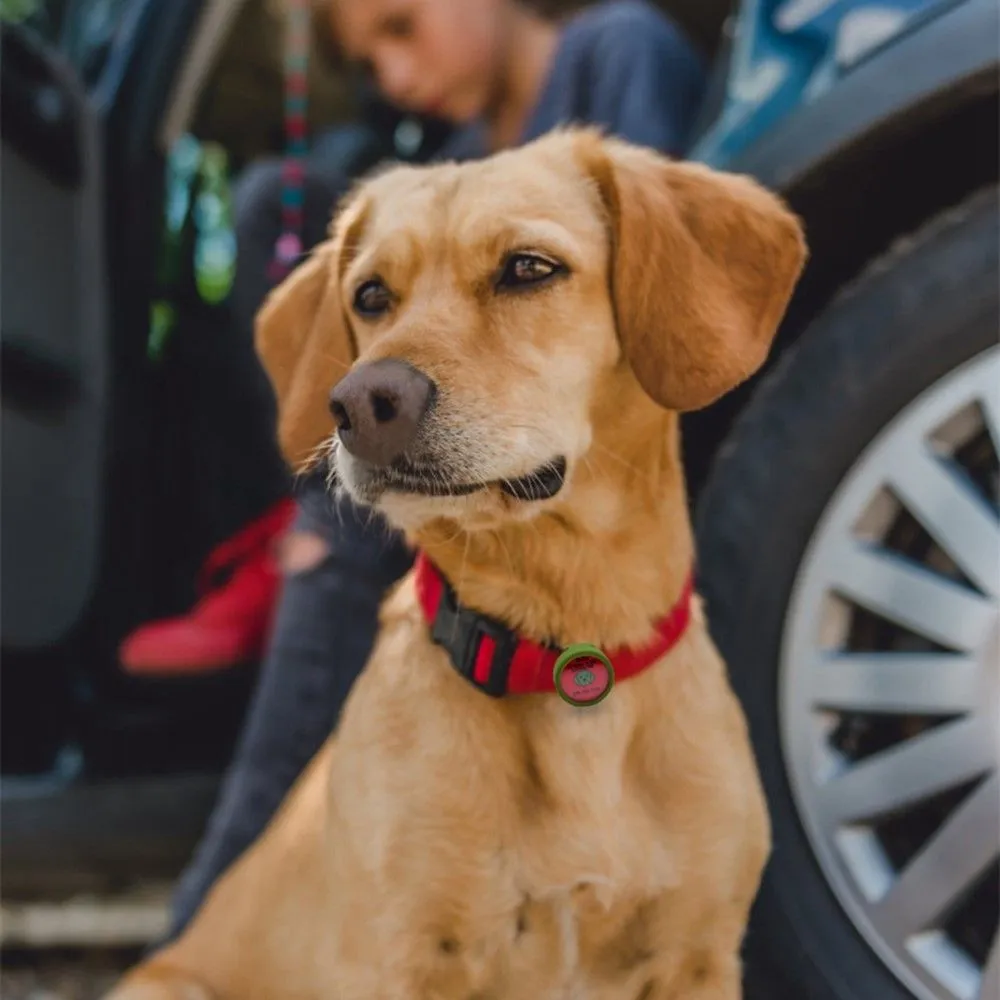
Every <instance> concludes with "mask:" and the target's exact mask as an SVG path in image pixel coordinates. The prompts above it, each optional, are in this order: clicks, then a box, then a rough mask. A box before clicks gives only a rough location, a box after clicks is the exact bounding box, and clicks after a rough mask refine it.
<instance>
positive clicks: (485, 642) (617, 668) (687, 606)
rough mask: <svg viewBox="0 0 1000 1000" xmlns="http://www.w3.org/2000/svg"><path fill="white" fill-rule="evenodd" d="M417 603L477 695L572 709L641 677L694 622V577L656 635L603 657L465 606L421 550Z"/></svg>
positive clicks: (588, 648) (436, 639)
mask: <svg viewBox="0 0 1000 1000" xmlns="http://www.w3.org/2000/svg"><path fill="white" fill-rule="evenodd" d="M415 572H416V586H417V597H418V598H419V600H420V605H421V608H422V609H423V612H424V617H425V618H426V619H427V624H428V625H429V626H430V629H431V638H432V639H433V641H434V642H435V643H436V644H437V645H439V646H442V647H443V648H444V649H445V650H446V652H447V653H448V656H449V658H450V659H451V663H452V666H454V668H455V669H456V670H457V671H458V673H459V674H461V675H462V676H463V677H464V678H465V679H466V680H467V681H469V682H470V683H471V684H473V685H474V686H475V687H477V688H479V690H480V691H483V692H485V693H486V694H488V695H491V696H492V697H494V698H499V697H502V696H503V695H505V694H546V693H548V694H551V693H556V694H558V695H559V696H560V697H561V698H562V699H563V700H564V701H567V702H569V703H570V704H571V705H577V706H588V705H596V704H597V703H598V702H600V701H603V700H604V698H606V697H607V696H608V695H609V694H610V693H611V689H612V687H613V686H614V684H615V682H616V681H623V680H627V679H628V678H629V677H635V676H636V675H637V674H640V673H642V671H643V670H645V669H646V668H647V667H651V666H652V665H653V664H654V663H656V662H657V661H658V660H660V659H661V658H662V657H663V656H665V655H666V654H667V653H668V652H669V651H670V650H671V649H673V647H674V646H675V645H677V643H678V642H679V641H680V638H681V636H683V635H684V632H685V631H686V629H687V626H688V623H689V622H690V621H691V597H692V594H693V591H694V581H693V577H692V576H688V578H687V580H686V581H685V583H684V588H683V590H682V591H681V595H680V597H679V598H678V599H677V603H676V604H675V605H674V606H673V607H672V608H671V609H670V611H669V612H668V613H667V614H666V615H665V616H664V617H663V618H662V619H660V621H659V623H658V624H657V626H656V635H655V637H654V638H653V639H652V641H651V642H649V643H648V644H647V645H645V646H642V647H640V648H638V649H630V648H627V647H626V648H622V649H615V650H611V651H609V652H607V653H605V652H603V651H602V650H600V649H598V648H597V647H596V646H591V645H589V644H584V643H581V644H578V645H574V646H568V647H566V648H565V649H562V648H560V647H558V646H551V645H547V644H542V643H537V642H531V641H530V640H528V639H522V638H520V637H519V636H518V635H517V633H516V632H513V631H511V629H509V628H508V627H507V626H506V625H504V624H503V623H502V622H498V621H496V620H495V619H493V618H490V617H488V616H487V615H483V614H480V613H479V612H478V611H473V610H472V609H471V608H466V607H463V606H462V605H461V604H459V603H458V600H457V598H456V596H455V592H454V590H452V588H451V585H450V584H449V583H448V581H447V580H446V579H445V578H444V576H443V575H442V573H441V571H440V570H439V569H438V568H437V567H436V566H435V565H434V564H433V563H432V562H431V561H430V559H428V558H427V556H426V555H425V554H424V553H423V552H420V553H419V554H418V555H417V561H416V566H415Z"/></svg>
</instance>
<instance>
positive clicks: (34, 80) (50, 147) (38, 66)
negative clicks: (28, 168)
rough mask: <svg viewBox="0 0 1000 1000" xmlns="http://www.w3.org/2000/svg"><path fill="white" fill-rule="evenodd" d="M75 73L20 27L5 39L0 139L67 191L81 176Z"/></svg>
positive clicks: (0, 53)
mask: <svg viewBox="0 0 1000 1000" xmlns="http://www.w3.org/2000/svg"><path fill="white" fill-rule="evenodd" d="M71 80H72V70H71V69H70V67H69V66H67V65H65V64H63V63H61V61H60V58H59V56H58V55H56V54H55V53H53V52H51V51H50V50H47V49H46V48H45V47H44V46H43V45H42V44H41V42H40V41H38V40H36V39H35V37H34V36H33V35H31V33H30V32H29V31H28V30H27V29H25V28H23V27H21V26H19V25H6V26H4V29H3V32H2V33H0V135H2V136H3V139H4V142H9V143H10V144H11V145H12V146H13V147H14V148H15V149H16V150H17V151H18V152H19V153H20V154H21V155H22V156H23V157H25V159H27V160H28V161H29V162H30V163H31V164H32V165H33V166H35V167H37V168H38V169H40V170H41V171H42V172H43V173H45V174H46V175H47V176H48V177H49V178H50V179H51V180H53V181H55V182H56V183H57V184H59V185H60V186H63V187H75V186H76V185H77V184H78V183H79V181H80V177H81V174H82V163H81V152H80V137H79V133H78V130H77V122H76V113H75V110H74V103H73V98H72V97H71V94H70V88H71V86H72V84H71V82H70V81H71Z"/></svg>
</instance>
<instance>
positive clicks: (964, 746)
mask: <svg viewBox="0 0 1000 1000" xmlns="http://www.w3.org/2000/svg"><path fill="white" fill-rule="evenodd" d="M994 755H995V748H994V740H993V735H992V733H991V732H990V731H989V727H988V726H986V725H984V724H983V722H982V720H980V719H977V718H975V717H969V718H965V719H959V720H957V721H955V722H949V723H946V724H945V725H942V726H938V727H936V728H935V729H932V730H930V731H929V732H927V733H924V734H922V735H921V736H917V737H914V738H913V739H911V740H907V741H906V742H905V743H902V744H900V745H898V746H894V747H892V748H891V749H889V750H883V751H882V752H881V753H878V754H875V755H874V756H872V757H869V758H867V759H866V760H864V761H862V762H861V763H860V764H857V765H855V766H854V767H852V768H850V769H849V770H848V771H847V772H846V773H844V774H843V775H841V776H840V777H837V778H833V779H832V780H831V781H829V782H827V783H826V784H825V785H823V786H821V787H820V789H819V793H820V807H821V809H822V810H823V813H824V814H825V816H826V819H827V822H828V823H830V824H831V825H839V824H843V823H849V822H852V821H860V820H870V819H875V818H876V817H879V816H884V815H886V814H887V813H890V812H893V811H894V810H897V809H900V808H902V807H904V806H907V805H910V804H912V803H915V802H920V801H922V800H924V799H927V798H930V797H931V796H932V795H936V794H937V793H938V792H943V791H945V790H947V789H949V788H954V787H955V786H956V785H960V784H962V783H964V782H966V781H971V780H972V779H973V778H977V777H979V776H980V775H982V774H985V773H986V772H987V771H989V770H990V769H991V768H992V767H994V766H995V762H994V760H993V758H994Z"/></svg>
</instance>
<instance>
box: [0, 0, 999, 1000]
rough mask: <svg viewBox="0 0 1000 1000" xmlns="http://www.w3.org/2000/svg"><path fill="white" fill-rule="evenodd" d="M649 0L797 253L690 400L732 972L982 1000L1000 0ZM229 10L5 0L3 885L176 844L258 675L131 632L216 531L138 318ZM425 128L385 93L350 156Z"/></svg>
mask: <svg viewBox="0 0 1000 1000" xmlns="http://www.w3.org/2000/svg"><path fill="white" fill-rule="evenodd" d="M662 2H663V5H664V6H665V7H667V8H668V9H671V10H672V11H674V12H675V13H676V15H677V17H678V18H679V19H681V20H682V22H683V21H685V18H687V19H688V21H690V22H691V23H694V22H697V24H698V25H700V34H699V37H700V38H701V40H702V41H703V42H704V43H705V44H706V45H707V46H708V47H709V48H711V50H712V52H713V53H714V55H713V59H714V68H713V72H712V80H711V85H710V87H709V92H708V94H707V96H706V99H705V106H704V108H703V111H702V114H701V120H700V124H699V127H698V128H697V130H696V134H695V136H694V137H693V139H692V145H691V149H690V151H689V155H690V156H691V157H692V158H694V159H699V160H702V161H704V162H706V163H709V164H711V165H712V166H715V167H717V168H720V169H725V170H732V171H738V172H745V173H749V174H752V175H754V176H756V177H758V178H759V179H760V180H762V181H763V182H764V183H766V184H767V185H769V186H770V187H772V188H774V189H775V190H777V191H778V192H780V193H781V194H782V195H783V197H784V198H785V199H786V200H787V201H788V203H789V204H790V205H791V207H792V208H793V209H794V210H795V211H796V212H797V213H798V214H799V215H800V216H801V217H802V219H803V221H804V222H805V225H806V229H807V232H808V236H809V243H810V248H811V260H810V263H809V266H808V269H807V271H806V273H805V275H804V278H803V281H802V282H801V285H800V287H799V290H798V292H797V294H796V297H795V300H794V301H793V303H792V306H791V308H790V310H789V313H788V317H787V320H786V322H785V324H784V327H783V329H782V331H781V333H780V335H779V337H778V340H777V342H776V345H775V348H774V351H773V355H772V358H771V360H770V361H769V363H768V365H767V366H766V369H765V371H764V372H763V373H762V374H761V375H760V376H759V377H757V378H755V379H754V380H752V381H751V382H750V383H749V384H747V385H745V386H743V387H742V388H741V390H740V391H738V392H736V393H733V394H731V395H730V396H728V397H727V398H725V399H724V400H722V401H721V402H720V403H718V404H716V405H715V406H713V407H712V408H710V409H709V410H707V411H704V412H701V413H697V414H691V415H688V416H686V417H685V424H686V427H685V442H686V447H685V462H686V467H687V468H686V471H687V476H688V480H689V485H690V489H691V494H692V497H693V500H694V502H695V503H696V508H697V530H698V536H699V546H700V548H699V552H700V556H699V559H700V562H699V588H700V590H701V592H702V594H703V595H704V597H705V600H706V605H707V609H708V614H709V617H710V621H711V624H712V629H713V632H714V634H715V638H716V640H717V642H718V644H719V646H720V648H721V650H722V652H723V654H724V655H725V658H726V661H727V663H728V664H729V667H730V671H731V674H732V679H733V684H734V687H735V688H736V690H737V693H738V694H739V696H740V698H741V699H742V702H743V705H744V708H745V710H746V714H747V717H748V720H749V725H750V730H751V735H752V738H753V742H754V746H755V750H756V753H757V757H758V760H759V763H760V768H761V772H762V775H763V779H764V783H765V786H766V790H767V793H768V798H769V803H770V810H771V817H772V824H773V829H774V851H773V855H772V859H771V863H770V866H769V869H768V872H767V875H766V878H765V883H764V886H763V888H762V891H761V894H760V898H759V902H758V905H757V907H756V911H755V914H754V919H753V922H752V925H751V930H750V934H749V938H748V944H747V965H748V970H749V981H750V984H751V987H750V988H755V989H757V990H758V991H759V994H760V995H761V996H767V997H784V996H788V997H790V998H794V1000H799V998H803V1000H805V998H808V1000H869V998H871V1000H883V998H885V1000H907V998H917V1000H977V998H978V1000H996V998H997V997H1000V950H998V945H997V923H998V913H1000V901H998V884H1000V868H998V862H1000V786H998V782H1000V778H998V773H997V771H998V762H997V743H996V733H997V731H998V727H1000V717H998V713H1000V709H998V706H1000V671H998V669H997V663H998V658H1000V609H998V595H1000V509H998V501H997V498H998V493H1000V473H998V458H997V455H998V448H1000V348H998V346H997V334H998V330H1000V286H998V282H997V280H996V278H997V273H998V269H1000V252H998V233H997V229H998V227H997V218H998V208H1000V206H998V202H997V181H998V177H1000V168H998V150H1000V138H998V129H997V123H998V120H1000V105H998V67H1000V57H998V39H1000V22H998V8H997V4H996V0H882V2H850V0H745V2H743V3H741V4H738V5H737V6H736V8H735V9H733V10H729V9H728V8H729V5H728V3H726V2H725V0H694V2H692V0H662ZM241 7H243V2H242V0H170V3H163V2H158V0H0V15H2V16H3V18H4V20H5V22H6V25H5V28H4V31H3V33H2V37H0V42H2V46H3V51H2V59H0V71H2V81H0V104H2V107H0V132H2V142H3V145H2V173H3V181H4V183H3V185H2V186H0V197H2V204H0V208H2V213H0V218H2V223H0V237H2V246H0V250H2V259H3V267H2V269H0V282H2V290H0V294H2V301H3V329H2V337H0V349H2V365H0V373H2V379H3V395H2V406H3V420H4V447H3V449H2V450H0V463H2V470H0V471H2V476H0V488H2V503H3V517H2V519H0V529H2V538H0V547H2V551H3V564H2V586H3V603H4V615H3V621H2V634H0V638H2V643H3V654H4V656H3V689H4V697H3V699H2V702H0V713H2V718H0V739H2V741H3V746H2V755H0V760H2V768H3V786H2V808H0V827H2V829H0V834H2V839H3V843H4V883H5V893H8V894H9V893H11V892H22V893H26V894H30V893H35V894H37V893H42V892H45V893H49V892H59V893H65V892H67V891H70V890H71V889H74V888H75V889H79V888H86V889H89V890H94V891H97V892H102V891H106V890H107V889H108V887H109V886H112V885H114V884H117V883H119V882H121V881H122V880H127V879H132V878H136V877H142V878H152V877H169V876H171V875H172V874H174V873H175V872H176V870H177V868H178V866H179V865H180V864H182V863H183V861H184V860H185V859H186V857H187V855H188V853H189V852H190V850H191V848H192V846H193V843H194V841H195V839H196V837H197V835H198V831H199V829H200V825H201V823H202V822H203V821H204V817H205V815H206V813H207V810H208V809H209V807H210V804H211V802H212V799H213V795H214V792H215V788H216V785H217V781H218V775H219V772H220V771H221V769H222V768H223V766H224V765H225V762H226V760H227V759H228V756H229V754H230V752H231V749H232V745H233V741H234V739H235V736H236V733H237V731H238V728H239V724H240V721H241V718H242V713H243V709H244V706H245V704H246V699H247V697H248V695H249V692H250V690H251V686H252V674H251V673H249V672H242V673H241V672H232V673H230V674H227V675H225V676H220V677H215V678H202V679H195V680H188V681H170V682H159V683H153V682H150V681H140V680H137V679H134V678H133V679H129V678H125V677H124V676H123V675H122V673H121V671H120V670H119V669H118V666H117V662H116V647H117V643H118V641H119V639H120V638H121V636H122V635H123V634H124V633H125V632H126V631H127V630H128V629H129V628H131V627H132V626H134V625H135V624H136V623H137V622H139V621H143V620H148V619H150V618H153V617H156V616H158V615H162V614H163V613H164V612H167V611H172V610H179V609H180V608H181V607H183V602H184V600H185V599H186V597H187V596H188V595H187V591H186V589H185V588H186V587H187V586H188V583H189V581H190V579H192V578H193V571H192V568H193V567H194V566H196V565H198V563H199V561H200V559H201V557H202V556H203V554H204V548H205V547H206V544H207V543H206V540H205V539H204V538H203V537H200V536H199V535H198V533H197V531H196V530H195V529H194V527H193V521H192V523H190V524H189V523H187V522H185V520H184V519H183V517H181V518H179V517H178V511H177V504H176V503H175V498H176V497H177V496H178V495H179V491H178V490H177V488H176V483H177V482H181V483H183V482H184V477H185V476H188V477H193V476H195V475H196V474H197V469H194V468H186V467H184V466H183V465H182V464H181V465H178V464H170V462H171V460H170V455H171V452H170V442H171V440H172V435H173V433H174V431H175V430H176V428H175V427H172V426H169V425H165V422H164V420H163V419H162V414H163V412H164V406H165V405H166V404H167V403H168V402H169V400H170V398H172V397H171V395H170V394H171V393H172V392H173V393H174V396H175V397H176V393H177V390H176V386H174V387H171V385H170V384H169V383H168V382H166V381H165V380H164V378H163V376H162V374H161V373H160V370H159V369H157V367H156V366H155V365H150V363H149V357H148V356H147V347H148V345H147V339H146V337H145V336H144V335H143V336H136V331H137V330H140V331H142V332H143V334H145V331H146V330H147V329H148V321H149V314H150V296H151V292H152V282H151V279H150V276H151V275H152V274H153V273H154V272H155V267H156V254H157V249H158V246H159V240H160V236H161V232H160V227H159V224H158V221H157V220H158V218H159V216H160V215H161V214H162V213H161V212H160V207H161V206H160V201H161V199H162V197H163V194H164V191H163V184H164V180H163V179H164V159H165V154H166V152H167V151H168V150H169V149H171V148H175V149H176V148H177V147H176V143H177V141H178V140H180V139H181V138H182V137H183V136H184V135H185V134H186V132H187V130H188V128H189V127H190V123H191V120H192V117H193V114H194V110H195V108H196V106H197V104H198V102H199V101H200V100H201V99H202V98H203V96H204V91H205V88H206V86H207V83H206V81H208V80H210V78H211V71H212V68H213V65H214V62H215V60H216V58H217V57H218V54H219V51H220V48H221V46H222V45H223V43H224V41H225V39H226V37H227V35H228V33H229V31H230V30H231V29H232V25H233V23H234V19H235V18H236V17H237V15H238V14H239V12H240V9H241ZM29 9H34V11H35V12H36V14H38V15H39V16H38V17H36V18H34V19H33V20H29V21H27V22H25V21H24V20H23V18H24V17H25V16H26V14H25V12H26V11H27V10H29ZM39 18H40V19H39ZM706 24H707V25H708V27H707V28H706V27H705V25H706ZM401 124H403V125H404V126H405V127H403V128H400V127H399V126H400V125H401ZM417 125H419V127H416V126H417ZM439 138H440V135H439V134H438V132H437V131H436V127H435V126H434V125H433V123H413V122H405V123H401V121H400V117H399V116H398V115H395V113H394V112H392V111H391V109H385V108H377V109H376V111H373V113H372V114H371V115H369V117H368V119H367V120H366V121H365V122H362V123H360V124H359V127H358V128H355V129H353V130H350V131H342V132H341V133H340V135H339V138H334V139H331V147H330V148H331V155H338V156H342V157H345V158H346V159H347V160H350V162H353V163H361V162H362V161H364V160H365V158H366V157H367V158H369V159H370V158H371V157H373V156H377V155H382V154H383V153H385V152H391V151H393V144H394V142H396V143H399V145H397V146H396V149H395V151H396V152H397V153H399V154H401V155H404V156H410V157H414V156H417V157H419V156H420V155H421V153H422V152H423V153H426V152H427V149H428V148H429V145H428V144H430V145H432V144H433V142H434V141H437V140H438V139H439ZM338 143H339V145H338ZM174 412H177V411H174ZM165 456H166V457H165ZM172 457H173V460H174V461H180V456H178V455H176V454H175V455H173V456H172ZM164 551H169V553H170V554H171V559H170V560H169V561H170V563H171V565H170V566H169V567H164V561H163V559H162V558H160V557H156V554H157V553H160V556H162V553H163V552H164ZM122 580H127V581H128V586H127V587H123V586H122V584H121V581H122Z"/></svg>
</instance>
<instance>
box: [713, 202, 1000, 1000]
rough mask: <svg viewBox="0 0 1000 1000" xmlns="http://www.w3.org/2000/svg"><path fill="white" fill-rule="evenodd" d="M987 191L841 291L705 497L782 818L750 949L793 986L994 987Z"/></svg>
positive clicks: (992, 326)
mask: <svg viewBox="0 0 1000 1000" xmlns="http://www.w3.org/2000/svg"><path fill="white" fill-rule="evenodd" d="M997 211H998V199H997V193H996V191H995V190H992V189H991V190H989V191H984V192H980V193H979V194H977V195H976V196H974V197H972V198H971V199H970V200H969V201H967V202H966V203H965V204H963V205H962V206H961V207H960V208H958V209H955V210H953V211H950V212H948V213H945V214H944V215H942V216H940V217H939V218H937V219H935V220H934V221H933V222H932V223H930V224H929V225H928V226H927V227H925V228H924V229H923V230H921V231H920V232H919V233H917V234H916V235H914V236H911V237H908V238H906V239H905V240H902V241H901V242H900V243H899V244H898V245H897V246H896V247H895V248H894V249H893V250H892V251H891V252H890V253H888V254H887V255H886V257H884V258H883V259H881V260H879V261H878V262H877V263H876V264H875V265H874V266H873V267H871V268H870V269H869V270H868V271H867V272H866V273H865V275H864V276H863V277H862V278H861V279H859V280H858V281H857V282H856V283H855V284H853V285H852V286H851V287H850V288H849V289H848V290H847V291H845V292H844V293H843V294H842V295H840V296H839V297H838V298H837V299H836V300H835V301H834V302H833V303H832V305H830V307H829V308H828V309H827V310H826V311H825V312H824V313H823V314H822V315H821V316H820V317H819V318H818V319H817V320H816V321H815V322H814V323H813V324H812V325H811V326H810V328H809V329H807V330H806V331H805V332H804V334H803V335H802V337H801V338H800V339H799V340H798V342H797V343H796V344H795V346H794V347H793V348H791V349H790V350H789V351H788V352H787V353H786V354H785V355H784V356H783V357H782V358H781V359H780V361H779V363H778V364H777V365H776V367H775V370H774V371H773V373H772V374H771V375H770V376H769V377H768V378H767V379H766V380H765V381H764V382H763V383H762V384H761V386H760V387H759V390H758V391H757V392H756V393H755V395H754V397H753V399H752V400H751V402H750V403H749V405H748V406H747V408H746V410H745V411H744V412H743V413H742V414H741V416H740V419H739V421H738V422H737V425H736V426H735V428H734V430H733V432H732V434H731V436H730V438H729V439H728V440H727V442H726V443H725V444H724V446H723V447H722V449H721V450H720V454H719V457H718V460H717V462H716V464H715V467H714V469H713V471H712V474H711V476H710V478H709V482H708V483H707V484H706V488H705V491H704V492H703V494H702V496H701V498H700V504H699V511H698V518H697V523H698V535H699V546H700V549H699V552H700V576H701V590H702V593H703V595H704V597H705V600H706V604H707V610H708V616H709V621H710V623H711V627H712V631H713V634H714V635H715V638H716V641H717V643H718V645H719V647H720V649H721V651H722V653H723V655H724V656H725V658H726V660H727V662H728V664H729V668H730V672H731V676H732V681H733V684H734V687H735V688H736V690H737V693H738V694H739V696H740V698H741V699H742V702H743V705H744V708H745V710H746V713H747V716H748V720H749V724H750V729H751V734H752V738H753V741H754V747H755V751H756V753H757V756H758V762H759V765H760V769H761V773H762V777H763V781H764V784H765V788H766V791H767V794H768V800H769V806H770V810H771V817H772V824H773V833H774V848H773V852H772V857H771V861H770V864H769V866H768V870H767V872H766V874H765V878H764V884H763V886H762V889H761V893H760V896H759V899H758V902H757V906H756V909H755V914H754V919H753V921H752V924H751V932H750V936H749V939H748V954H749V959H750V963H751V966H753V964H754V963H755V962H756V963H758V964H761V965H763V966H764V967H766V968H767V969H768V970H771V971H772V972H773V971H777V972H778V973H779V974H780V976H779V977H778V978H779V982H780V981H781V980H782V979H783V980H784V981H785V982H786V983H787V985H788V986H789V987H790V992H789V996H792V997H795V1000H799V998H806V997H808V998H815V1000H855V998H857V1000H869V998H870V1000H875V998H879V1000H902V998H907V997H911V996H912V997H916V998H919V1000H977V998H978V1000H997V998H998V997H1000V946H998V944H997V920H998V880H1000V868H998V858H1000V785H998V780H1000V779H998V761H997V737H998V723H1000V713H998V709H1000V677H998V674H1000V670H998V657H1000V646H998V642H1000V638H998V637H1000V626H998V620H1000V613H998V595H1000V512H998V499H997V494H998V463H997V455H998V448H1000V346H998V345H997V337H998V328H1000V301H998V298H1000V296H998V281H997V273H998V263H1000V261H998V233H997ZM781 995H783V994H781Z"/></svg>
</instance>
